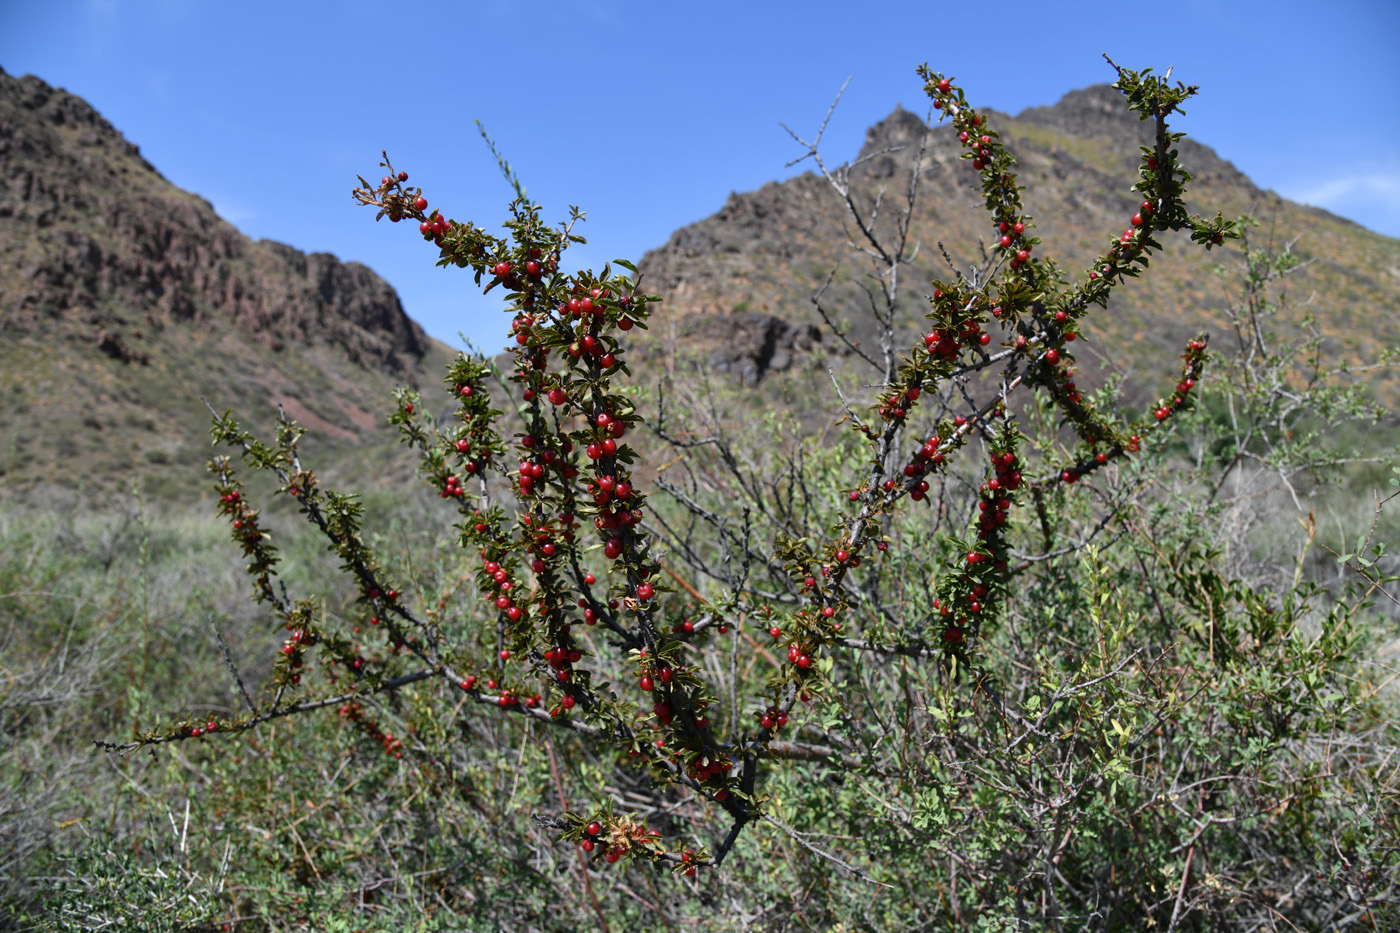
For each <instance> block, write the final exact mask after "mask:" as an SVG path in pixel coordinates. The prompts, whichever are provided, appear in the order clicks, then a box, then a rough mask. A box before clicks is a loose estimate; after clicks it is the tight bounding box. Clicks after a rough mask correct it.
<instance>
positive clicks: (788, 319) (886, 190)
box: [639, 85, 1400, 402]
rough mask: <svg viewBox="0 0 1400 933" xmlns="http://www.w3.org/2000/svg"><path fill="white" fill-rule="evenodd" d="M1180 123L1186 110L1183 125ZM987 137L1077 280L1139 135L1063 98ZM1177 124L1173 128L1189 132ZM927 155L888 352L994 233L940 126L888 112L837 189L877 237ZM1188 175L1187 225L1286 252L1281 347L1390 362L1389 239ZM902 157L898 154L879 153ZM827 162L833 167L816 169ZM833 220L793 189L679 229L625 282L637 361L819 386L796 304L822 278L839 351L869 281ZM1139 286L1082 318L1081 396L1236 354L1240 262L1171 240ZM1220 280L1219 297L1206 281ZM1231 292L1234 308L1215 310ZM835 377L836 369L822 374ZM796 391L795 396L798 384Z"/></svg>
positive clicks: (1091, 104) (807, 184) (821, 184)
mask: <svg viewBox="0 0 1400 933" xmlns="http://www.w3.org/2000/svg"><path fill="white" fill-rule="evenodd" d="M1188 110H1189V107H1188ZM986 116H987V124H986V125H987V126H988V128H990V129H992V130H995V131H997V132H999V133H1000V134H1001V138H1002V140H1003V141H1004V142H1005V143H1006V144H1007V146H1008V148H1009V149H1010V151H1011V152H1012V153H1013V155H1015V156H1016V157H1017V160H1018V164H1019V168H1018V171H1019V183H1020V184H1022V185H1024V186H1025V187H1026V189H1027V190H1026V191H1025V192H1024V193H1023V197H1024V199H1025V204H1026V207H1027V210H1028V212H1029V213H1030V214H1031V215H1032V216H1033V218H1034V221H1035V233H1036V235H1038V236H1041V237H1043V238H1044V243H1042V244H1041V246H1040V247H1038V252H1039V255H1041V256H1043V257H1050V258H1053V259H1055V260H1056V261H1058V262H1059V263H1060V265H1061V267H1062V268H1063V269H1065V270H1066V271H1067V272H1068V273H1069V274H1070V275H1071V276H1074V277H1076V278H1078V277H1082V276H1083V275H1085V272H1086V270H1087V267H1088V264H1089V262H1090V261H1091V260H1092V259H1093V257H1094V256H1095V255H1096V254H1098V253H1100V252H1102V251H1103V250H1104V249H1105V248H1106V247H1107V245H1108V243H1109V241H1110V240H1111V239H1112V238H1114V237H1116V236H1117V235H1118V234H1119V233H1121V232H1122V231H1123V229H1124V228H1125V227H1126V226H1127V224H1128V220H1129V218H1130V217H1131V215H1132V214H1133V213H1134V211H1135V209H1136V205H1137V203H1138V202H1139V201H1140V198H1138V197H1135V196H1134V193H1133V192H1132V191H1131V190H1130V188H1131V185H1132V183H1133V180H1134V178H1135V177H1136V172H1137V167H1138V160H1139V158H1140V155H1139V152H1138V148H1137V147H1138V146H1139V145H1140V144H1143V143H1146V142H1148V141H1149V137H1150V133H1151V125H1150V124H1149V123H1143V122H1140V121H1139V120H1138V119H1137V118H1136V116H1135V115H1133V114H1131V113H1129V112H1128V111H1127V109H1126V107H1125V106H1124V102H1123V100H1122V96H1121V95H1120V94H1119V93H1118V92H1116V91H1114V90H1113V89H1112V88H1110V87H1108V86H1107V85H1102V86H1096V87H1090V88H1087V89H1084V90H1079V91H1073V92H1071V93H1069V94H1066V95H1065V96H1064V97H1063V98H1062V99H1061V100H1060V101H1059V102H1058V103H1057V104H1055V105H1053V106H1049V107H1035V108H1031V109H1028V110H1025V111H1022V112H1021V113H1019V114H1017V115H1016V116H1014V117H1013V116H1010V115H1007V114H1001V113H996V112H987V113H986ZM1190 127H1191V121H1190V118H1189V116H1185V117H1183V116H1178V117H1177V120H1176V123H1175V126H1174V128H1176V129H1182V130H1186V131H1188V132H1189V130H1190ZM921 136H922V137H923V138H924V142H925V143H926V146H927V150H926V152H925V154H924V160H923V167H922V175H921V177H920V193H919V200H918V202H917V206H916V209H915V211H914V214H913V222H912V232H913V238H914V240H916V241H918V242H919V243H920V246H921V249H920V251H919V253H918V256H917V257H916V259H915V261H914V262H913V263H912V264H911V266H910V267H907V268H905V269H904V270H903V271H902V272H901V282H902V283H903V293H904V296H905V298H904V301H903V311H902V317H901V341H902V344H901V345H902V346H905V347H908V346H910V345H911V344H912V343H913V342H914V341H915V340H916V339H917V337H918V335H919V333H921V330H922V329H921V328H920V326H919V325H920V324H921V323H922V315H923V314H924V312H925V311H926V304H925V302H924V298H923V296H924V295H926V294H927V293H928V292H930V291H931V290H932V289H931V287H930V286H929V282H930V281H931V280H932V279H933V278H934V277H935V276H939V277H941V278H944V279H947V278H948V277H949V276H950V272H949V270H948V267H947V265H946V263H945V262H944V260H943V257H942V255H941V254H940V249H939V247H940V245H941V246H942V247H945V248H946V249H947V251H948V254H949V256H950V258H951V259H952V261H953V262H954V263H956V264H957V266H958V267H959V268H963V269H966V268H968V266H970V265H971V264H972V263H973V262H974V261H976V260H977V259H978V258H979V255H980V254H979V249H980V245H979V244H981V243H987V244H990V243H991V242H992V237H993V235H994V233H995V230H994V228H993V226H992V224H991V223H990V221H989V220H988V217H987V214H986V213H985V210H984V209H983V207H982V197H981V193H980V188H979V187H978V184H977V173H976V172H975V171H974V170H973V169H972V168H971V166H970V165H969V164H968V163H966V162H964V161H962V160H961V159H960V158H959V155H960V153H961V152H962V149H963V147H962V146H960V145H959V143H958V142H957V139H956V137H955V136H954V134H953V132H952V130H951V129H950V128H949V127H947V126H941V127H940V126H934V127H932V128H931V127H929V126H928V125H927V124H926V123H925V121H924V120H923V119H921V118H920V117H919V116H918V115H916V114H913V113H910V112H908V111H905V110H902V109H896V110H895V111H894V113H892V114H890V115H889V116H888V117H887V118H885V119H884V120H882V121H880V122H879V123H877V124H876V125H875V126H873V127H871V128H870V130H869V131H868V133H867V135H866V140H865V144H864V146H863V148H862V149H861V151H860V153H859V155H858V156H857V158H856V160H855V161H854V162H853V163H851V167H850V181H851V188H852V191H853V192H854V194H855V196H856V199H857V200H858V202H859V203H861V204H862V205H865V206H866V207H867V208H868V207H869V206H870V205H871V204H872V203H873V201H874V198H875V197H876V196H877V195H878V194H879V193H881V192H883V194H884V208H883V216H884V217H885V218H886V220H885V222H884V223H883V224H882V229H884V230H886V231H888V229H889V227H888V223H889V220H890V218H892V217H893V215H894V213H895V208H896V206H898V205H899V204H902V198H903V195H904V193H905V191H906V190H907V188H908V184H909V177H910V175H909V173H910V170H911V169H912V166H913V160H914V155H915V153H916V152H917V150H918V147H919V141H920V137H921ZM1179 148H1180V152H1181V159H1182V164H1183V165H1184V166H1185V167H1186V168H1187V170H1188V171H1190V172H1191V173H1192V175H1193V181H1192V183H1191V188H1190V192H1189V198H1188V201H1189V206H1190V208H1191V209H1192V210H1193V211H1196V212H1200V213H1203V214H1206V215H1207V216H1213V215H1214V213H1215V212H1216V211H1217V210H1220V211H1222V212H1223V213H1224V214H1225V216H1226V217H1233V216H1235V215H1238V214H1241V213H1245V212H1248V213H1250V214H1251V215H1253V216H1255V217H1256V218H1258V219H1259V220H1260V221H1262V226H1261V227H1260V228H1257V229H1255V230H1253V231H1252V232H1251V244H1252V245H1253V246H1264V245H1265V244H1266V242H1267V243H1271V244H1272V246H1273V247H1275V248H1277V247H1279V246H1281V245H1282V244H1283V243H1284V242H1285V241H1289V240H1295V238H1296V241H1295V242H1294V245H1293V252H1294V253H1295V255H1297V256H1298V258H1299V259H1300V260H1302V261H1303V263H1304V266H1303V268H1301V269H1300V270H1298V271H1297V272H1296V273H1295V274H1294V275H1292V276H1290V277H1289V279H1288V280H1287V289H1286V292H1287V296H1288V298H1289V299H1290V302H1289V303H1290V304H1291V305H1292V306H1293V307H1292V310H1290V311H1286V312H1285V313H1283V314H1282V315H1281V316H1280V320H1279V322H1278V323H1279V326H1280V328H1281V329H1282V331H1283V332H1284V333H1285V334H1286V335H1290V337H1291V338H1292V337H1297V338H1301V336H1302V335H1303V334H1304V333H1305V332H1306V328H1307V326H1308V325H1307V324H1306V323H1305V321H1304V317H1305V315H1307V314H1311V316H1312V317H1313V318H1314V319H1315V321H1316V325H1315V326H1316V327H1317V328H1318V329H1319V330H1320V332H1321V334H1322V336H1323V337H1324V338H1325V342H1324V354H1325V356H1326V358H1327V359H1328V360H1329V361H1333V362H1336V361H1341V360H1350V361H1355V360H1361V359H1374V358H1375V357H1376V355H1377V354H1378V353H1379V352H1380V351H1381V350H1383V349H1385V348H1388V347H1396V346H1400V240H1396V239H1392V238H1390V237H1385V236H1381V235H1379V234H1376V233H1372V232H1370V231H1368V230H1365V229H1363V228H1362V227H1360V226H1358V225H1356V224H1354V223H1352V222H1350V221H1347V220H1344V219H1342V218H1339V217H1336V216H1334V215H1332V214H1329V213H1328V212H1326V211H1323V210H1318V209H1315V208H1310V207H1305V206H1302V205H1299V204H1295V203H1293V202H1290V201H1287V200H1285V199H1283V198H1281V197H1279V196H1278V195H1277V194H1274V193H1273V192H1269V191H1264V190H1261V189H1260V188H1259V187H1258V186H1256V185H1255V184H1254V183H1253V182H1251V181H1250V180H1249V178H1247V177H1246V176H1245V175H1244V174H1243V173H1242V172H1240V171H1239V170H1238V169H1237V168H1236V167H1235V166H1234V165H1232V164H1230V163H1229V162H1228V161H1226V160H1224V159H1222V158H1220V156H1219V155H1217V154H1216V153H1215V151H1214V150H1212V149H1211V148H1209V147H1208V146H1205V145H1202V144H1200V143H1197V142H1195V141H1193V140H1191V139H1190V138H1189V137H1188V138H1187V139H1185V140H1183V142H1182V144H1181V145H1180V147H1179ZM889 150H898V151H889ZM828 158H829V156H828ZM845 221H846V218H845V216H844V210H843V208H842V205H841V204H840V203H839V201H838V200H837V198H836V196H835V195H834V194H833V192H832V190H831V188H830V186H829V185H828V184H827V182H826V181H825V180H824V179H823V178H821V177H820V176H819V175H817V174H815V173H813V172H811V171H809V172H807V173H805V174H802V175H798V176H795V177H793V178H790V179H788V180H787V181H784V182H781V183H779V182H770V183H768V184H767V185H765V186H763V187H762V188H760V189H759V190H757V191H752V192H748V193H743V194H737V193H736V194H733V195H731V196H730V198H729V200H728V202H727V203H726V204H725V205H724V206H723V207H722V208H721V209H720V210H719V211H718V212H717V213H715V214H714V215H712V216H710V217H708V218H706V219H705V220H702V221H700V222H698V223H695V224H691V225H690V226H687V227H684V228H682V229H680V230H677V231H676V232H675V233H674V234H673V235H672V236H671V238H670V240H669V241H668V242H667V243H666V244H664V245H663V246H661V247H660V248H658V249H655V250H653V251H651V252H650V253H648V254H647V255H646V256H645V257H644V258H643V259H642V261H641V263H640V264H639V267H640V268H641V270H642V271H643V272H644V274H645V275H646V282H647V290H648V291H649V292H654V293H657V294H660V295H662V296H664V297H665V299H666V302H665V304H664V305H663V306H662V307H663V308H664V309H665V310H664V311H663V312H662V313H661V315H660V316H659V317H658V318H657V320H656V321H655V322H654V323H653V325H652V329H651V331H650V333H651V335H652V336H651V348H650V349H651V351H652V352H653V353H661V352H664V353H666V354H668V355H670V356H671V358H672V359H675V358H676V357H681V358H686V357H688V358H689V359H690V360H692V361H695V362H696V363H698V364H699V365H700V366H701V367H702V368H709V369H711V370H716V369H717V370H721V371H725V370H727V371H730V372H733V373H737V374H739V375H740V376H742V377H743V378H744V380H745V381H746V382H748V383H749V384H753V383H756V382H759V381H761V380H762V379H763V378H764V377H765V376H767V375H768V374H770V373H774V372H793V373H800V372H801V371H803V370H805V369H806V368H808V367H811V368H813V369H815V370H817V371H818V374H819V375H820V376H821V377H823V378H824V377H825V368H826V366H827V364H828V362H831V361H833V360H835V357H836V356H839V354H838V353H837V349H838V347H837V346H836V345H835V344H836V343H837V342H836V341H835V340H834V339H833V337H832V336H831V334H830V332H829V331H825V332H824V331H823V329H822V328H820V327H819V326H818V325H819V323H820V319H819V318H818V316H817V314H816V313H815V311H814V310H813V307H812V305H811V302H810V297H811V296H812V295H813V293H815V292H816V291H817V289H818V288H820V287H821V286H822V283H823V282H825V281H826V280H827V277H828V275H831V274H832V272H833V270H835V275H834V277H833V281H832V286H831V288H830V290H829V292H828V294H827V296H826V298H825V299H824V304H827V305H829V306H831V307H833V308H835V309H836V310H837V312H838V316H839V317H845V318H846V319H848V320H849V321H850V322H851V327H850V331H851V334H852V335H853V338H854V339H865V340H867V341H868V340H870V339H871V336H872V332H871V329H870V328H869V327H868V326H865V325H863V324H862V321H863V320H865V318H864V317H863V316H862V313H861V312H862V308H863V307H865V304H866V299H865V297H864V295H863V294H862V292H861V290H860V288H859V286H860V284H861V282H862V280H863V279H864V276H865V275H866V274H867V273H868V272H869V271H870V267H869V264H868V262H866V261H865V260H864V259H863V257H862V256H861V255H860V254H859V253H856V252H854V251H853V250H851V249H850V248H849V247H848V246H847V245H846V244H847V233H846V224H845ZM1164 242H1165V243H1166V244H1167V249H1166V250H1165V251H1164V254H1163V255H1161V256H1160V257H1158V258H1154V259H1153V262H1152V268H1151V269H1150V270H1149V271H1148V272H1147V273H1146V274H1145V275H1144V276H1143V277H1142V278H1141V279H1139V280H1136V281H1133V282H1131V283H1129V284H1127V285H1126V286H1122V287H1120V288H1119V289H1118V290H1117V291H1115V293H1114V298H1113V300H1112V302H1111V303H1110V305H1109V308H1108V309H1107V311H1102V310H1098V309H1095V310H1094V312H1093V313H1092V314H1091V315H1090V317H1089V319H1088V322H1087V323H1086V325H1085V336H1086V337H1087V338H1088V339H1087V340H1086V341H1084V342H1082V343H1080V344H1078V345H1077V348H1076V352H1077V355H1078V357H1079V359H1080V362H1081V372H1082V377H1083V380H1084V381H1086V382H1089V383H1091V384H1092V383H1096V382H1101V381H1102V380H1103V379H1104V378H1105V377H1106V376H1107V375H1108V374H1110V373H1122V374H1125V375H1126V376H1127V377H1128V378H1127V380H1126V386H1125V388H1126V391H1127V393H1128V396H1129V398H1130V399H1133V400H1135V401H1142V400H1144V399H1146V398H1148V397H1152V396H1155V395H1156V394H1157V393H1159V392H1160V391H1161V389H1162V387H1163V385H1164V384H1167V380H1170V379H1172V378H1173V373H1174V372H1175V370H1176V363H1177V359H1176V357H1177V354H1178V353H1180V348H1181V346H1182V345H1183V344H1184V343H1185V342H1186V341H1187V340H1188V339H1190V338H1191V336H1193V335H1194V334H1195V333H1196V332H1197V331H1198V330H1200V329H1202V328H1204V329H1206V330H1207V331H1210V332H1211V333H1212V336H1213V338H1214V339H1215V340H1216V341H1217V345H1220V344H1219V341H1222V340H1233V339H1235V338H1234V336H1233V331H1232V329H1231V327H1230V324H1229V321H1228V318H1227V315H1226V314H1225V313H1224V311H1225V308H1226V307H1227V305H1228V304H1229V303H1230V302H1231V301H1234V300H1237V299H1238V288H1239V282H1240V281H1241V272H1242V269H1243V261H1242V254H1241V252H1240V251H1239V249H1238V248H1234V249H1226V250H1216V251H1213V252H1211V253H1205V252H1204V251H1203V250H1201V249H1199V248H1198V247H1195V246H1192V245H1191V244H1190V243H1189V241H1188V240H1187V238H1186V237H1185V236H1180V237H1175V238H1169V239H1166V240H1164ZM1222 263H1224V264H1226V265H1227V267H1228V268H1229V269H1230V274H1229V275H1228V276H1227V277H1225V278H1222V277H1221V276H1219V275H1217V274H1215V272H1214V271H1213V269H1214V267H1216V266H1218V265H1220V264H1222ZM1231 289H1233V290H1234V291H1233V293H1232V292H1231V291H1230V290H1231ZM835 361H836V362H837V363H838V365H840V361H839V360H835ZM799 378H807V377H803V376H799ZM1373 384H1374V385H1375V387H1376V388H1377V390H1378V391H1379V392H1380V393H1381V395H1382V397H1383V399H1387V400H1389V401H1391V402H1397V401H1400V393H1397V391H1396V390H1397V382H1396V379H1395V377H1394V376H1393V375H1389V374H1385V375H1383V376H1382V377H1378V378H1374V379H1373Z"/></svg>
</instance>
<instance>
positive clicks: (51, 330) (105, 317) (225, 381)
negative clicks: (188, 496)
mask: <svg viewBox="0 0 1400 933" xmlns="http://www.w3.org/2000/svg"><path fill="white" fill-rule="evenodd" d="M0 312H2V313H0V344H3V345H4V346H3V349H0V371H4V373H5V375H4V376H3V377H0V392H3V393H4V395H5V397H6V398H8V399H9V400H10V402H11V404H9V405H6V406H3V407H0V490H4V489H9V490H11V491H16V490H18V491H21V492H23V491H24V490H27V489H32V488H35V487H39V486H50V485H58V486H68V485H71V483H69V482H68V481H67V480H66V478H65V477H66V476H67V474H68V472H69V471H68V470H66V469H65V464H72V463H81V464H82V466H83V470H82V472H84V473H85V474H87V475H88V476H89V477H93V476H96V477H99V480H98V482H97V483H96V485H98V486H99V487H103V488H106V487H111V486H113V485H114V484H115V480H114V479H110V478H113V477H116V476H119V475H123V474H130V473H137V474H142V473H145V474H156V473H167V472H171V471H170V470H167V469H165V467H166V466H167V465H174V464H177V463H178V464H179V465H181V466H182V467H184V466H190V465H193V464H195V463H196V462H197V460H199V459H202V457H203V451H202V450H197V448H199V447H202V445H200V444H196V443H194V442H193V439H198V438H202V436H203V434H204V431H205V426H206V425H207V420H208V412H207V410H205V409H204V408H203V406H202V404H201V399H204V398H208V399H209V400H210V401H211V402H212V403H213V404H215V405H216V406H217V407H220V408H225V407H227V408H233V409H234V410H235V411H236V412H238V413H240V414H242V415H244V416H245V417H248V418H249V419H250V421H251V422H252V423H254V424H260V425H262V426H264V427H266V425H267V424H268V423H269V419H270V416H271V415H272V414H273V413H274V412H275V410H276V408H277V406H279V405H281V406H283V407H285V408H286V409H287V410H288V411H289V412H291V413H293V414H294V415H295V416H296V417H298V419H299V420H302V421H303V422H304V423H306V424H307V425H308V426H310V427H312V428H314V429H316V430H317V431H318V432H319V433H320V434H321V435H322V436H323V438H325V439H328V440H331V441H335V442H339V443H341V444H349V445H351V446H357V445H362V444H365V443H371V444H372V443H375V442H378V441H381V440H383V438H384V437H386V436H387V432H386V431H384V430H383V428H382V427H381V424H380V422H381V421H382V419H380V418H376V417H375V416H373V415H371V414H370V413H371V412H375V411H383V410H385V409H386V407H387V405H388V404H389V402H388V396H389V391H390V390H391V389H392V387H393V385H395V384H397V383H399V382H409V383H415V384H416V383H429V384H431V383H434V382H436V381H437V376H436V373H437V372H440V371H441V368H440V367H441V365H445V363H446V361H447V360H448V359H449V358H450V356H451V355H452V353H451V351H450V350H449V349H448V348H447V347H446V346H445V345H443V344H441V343H439V342H438V341H436V340H434V339H432V338H431V337H429V336H428V335H427V334H426V333H425V332H424V331H423V329H422V328H421V327H420V326H419V325H418V324H417V322H415V321H413V320H412V319H411V318H410V317H409V316H408V315H407V313H406V312H405V311H404V308H403V305H402V302H401V301H400V300H399V297H398V294H397V293H396V292H395V291H394V289H393V288H392V286H390V285H389V284H388V283H387V282H385V281H384V280H383V279H382V278H380V277H379V276H378V275H377V274H375V273H374V272H373V270H371V269H369V268H368V267H367V266H364V265H362V264H360V263H357V262H342V261H340V260H339V259H337V258H336V257H335V256H333V255H331V254H330V253H326V252H312V253H304V252H302V251H300V250H297V249H295V248H293V247H291V246H288V245H287V244H283V243H279V242H277V241H274V240H254V239H252V238H250V237H248V236H246V235H245V234H243V233H242V232H240V231H239V230H238V229H237V228H235V227H234V226H233V225H232V224H230V223H228V222H227V221H225V220H223V219H222V218H221V217H219V216H218V214H217V212H216V211H215V210H214V208H213V206H212V205H211V204H210V203H209V202H208V201H207V200H205V199H204V198H201V197H199V196H198V195H195V194H191V193H189V192H186V191H183V190H181V189H179V188H177V187H176V186H174V185H173V184H171V183H170V182H169V181H168V180H167V179H166V178H165V177H164V176H163V175H161V174H160V172H159V171H158V170H157V169H156V168H155V167H154V166H153V165H151V163H150V162H149V161H148V160H146V159H145V157H144V156H142V155H141V152H140V149H139V147H138V146H137V145H135V144H134V143H132V142H130V141H128V140H126V138H125V137H124V136H123V135H122V134H121V133H120V131H118V130H117V129H116V128H115V127H113V126H112V124H111V123H110V122H108V121H107V120H106V119H105V118H104V117H103V116H102V115H101V114H100V113H98V112H97V110H96V109H94V108H93V107H92V106H91V105H90V104H88V103H87V102H86V101H84V100H82V99H81V98H79V97H77V96H76V95H73V94H70V93H68V92H67V91H64V90H62V89H58V88H53V87H51V86H49V85H48V84H47V83H45V82H44V81H42V80H41V79H39V78H37V77H34V76H32V75H28V76H24V77H20V78H16V77H13V76H11V75H9V74H8V73H5V72H3V71H0ZM36 412H41V413H42V414H41V415H38V414H35V413H36ZM94 435H96V436H100V437H102V438H103V439H104V447H106V446H110V445H112V444H113V442H115V447H116V448H119V450H118V451H116V452H112V451H108V452H107V453H110V454H111V455H110V456H101V455H99V456H92V455H81V456H80V455H79V452H81V450H82V444H81V443H75V442H74V440H73V438H74V437H82V436H94ZM75 448H76V449H75ZM89 482H91V480H89ZM116 485H119V484H116ZM179 485H181V484H179V483H171V482H166V483H164V486H165V487H171V488H173V487H176V486H179Z"/></svg>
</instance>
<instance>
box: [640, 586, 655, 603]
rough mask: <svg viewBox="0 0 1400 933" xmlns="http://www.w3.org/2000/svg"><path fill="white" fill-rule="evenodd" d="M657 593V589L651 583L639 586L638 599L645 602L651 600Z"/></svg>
mask: <svg viewBox="0 0 1400 933" xmlns="http://www.w3.org/2000/svg"><path fill="white" fill-rule="evenodd" d="M655 592H656V590H655V588H654V587H653V586H652V585H651V584H650V583H642V584H639V585H638V586H637V598H638V599H640V600H642V601H643V602H645V601H646V600H648V599H651V597H652V595H653V594H654V593H655Z"/></svg>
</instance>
